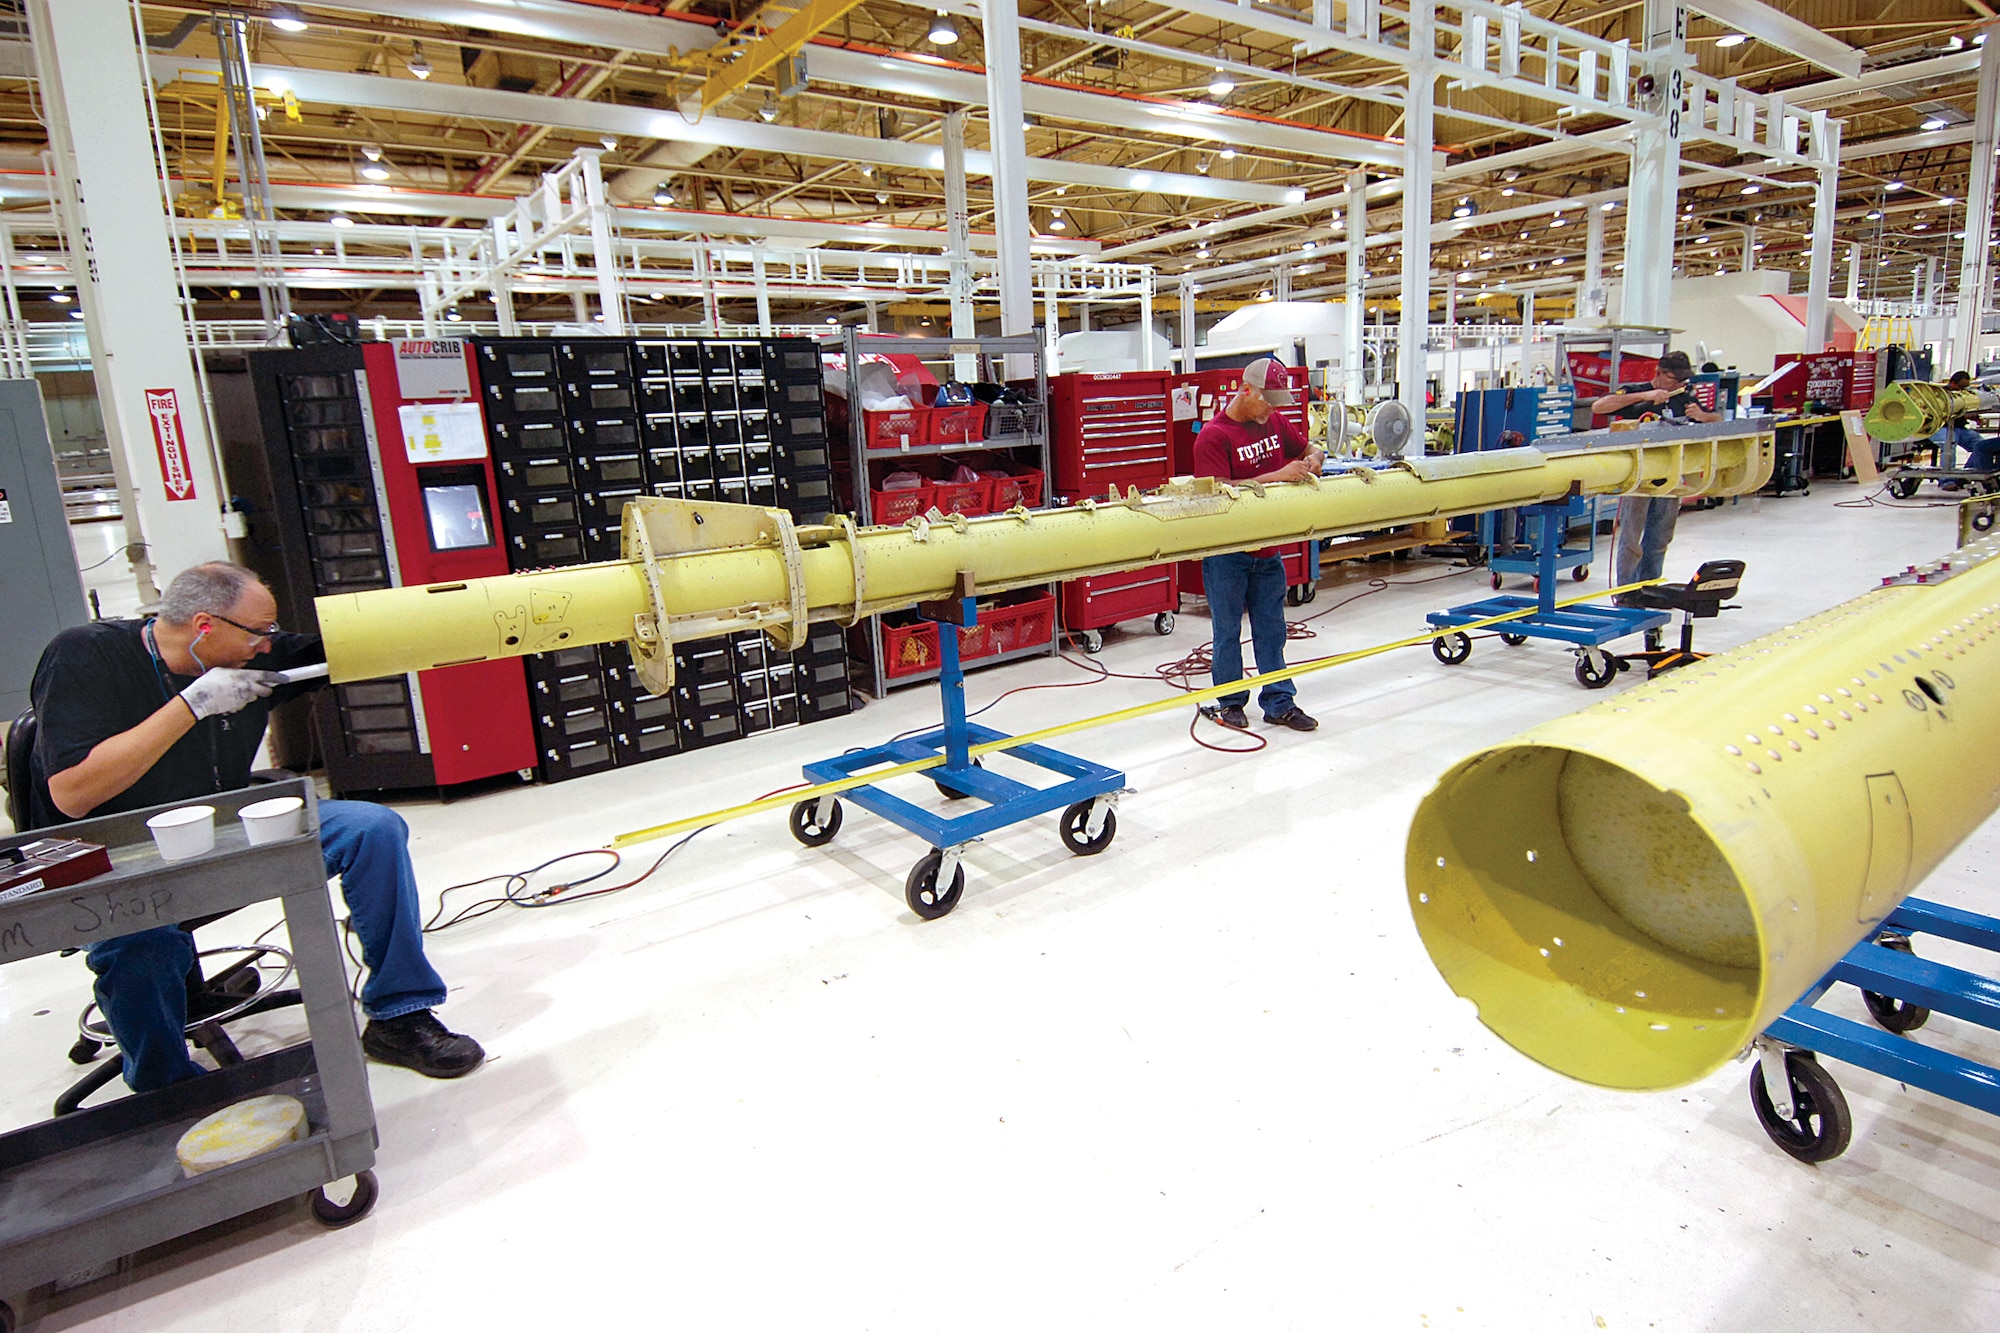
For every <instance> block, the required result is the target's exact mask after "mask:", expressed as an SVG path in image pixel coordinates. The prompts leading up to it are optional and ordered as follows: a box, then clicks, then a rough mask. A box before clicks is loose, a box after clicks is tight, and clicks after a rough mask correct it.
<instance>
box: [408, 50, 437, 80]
mask: <svg viewBox="0 0 2000 1333" xmlns="http://www.w3.org/2000/svg"><path fill="white" fill-rule="evenodd" d="M407 68H408V69H409V71H410V73H412V74H414V75H415V76H416V77H418V78H420V79H428V78H429V77H430V76H431V62H430V61H428V60H426V59H424V44H423V43H422V42H413V43H411V46H410V63H409V65H408V66H407Z"/></svg>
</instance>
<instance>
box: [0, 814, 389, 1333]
mask: <svg viewBox="0 0 2000 1333" xmlns="http://www.w3.org/2000/svg"><path fill="white" fill-rule="evenodd" d="M287 795H297V796H301V797H303V798H304V799H305V802H306V822H305V831H304V832H303V833H301V834H300V835H299V836H297V837H295V838H287V839H284V840H282V841H279V842H272V843H266V844H264V845H263V846H260V847H253V846H251V845H250V844H249V842H248V840H247V839H246V838H245V837H244V834H243V825H242V823H241V821H239V820H238V819H237V817H236V813H237V811H238V810H239V809H240V808H241V807H243V806H245V805H248V804H250V803H251V802H253V801H267V800H270V799H271V798H273V797H276V796H287ZM205 803H206V804H209V805H213V806H214V807H215V849H214V850H213V851H211V852H208V853H206V854H204V855H201V856H198V857H194V858H192V859H189V860H185V861H172V862H169V861H164V860H162V859H161V858H160V856H159V854H158V853H157V852H156V851H155V850H154V848H153V841H152V836H151V835H150V834H149V833H148V832H147V829H146V819H147V817H148V816H149V815H153V814H157V813H158V812H159V810H163V809H169V808H171V807H167V806H160V807H157V808H156V809H153V810H139V811H134V812H132V813H130V814H123V815H111V816H107V817H105V818H103V819H92V820H86V821H84V822H82V823H78V824H70V825H65V826H64V827H63V829H62V834H63V836H65V837H75V838H81V839H84V840H86V841H89V842H96V843H102V844H103V845H105V846H106V847H108V848H109V849H110V851H111V861H112V871H111V873H110V874H108V875H102V876H99V877H98V878H96V879H93V880H87V881H85V882H84V883H81V884H77V885H73V886H71V887H69V888H65V889H50V890H44V891H43V892H41V893H37V894H33V895H31V896H29V897H26V898H20V899H15V900H13V901H11V902H7V903H0V964H5V963H14V962H19V961H20V960H22V959H24V958H32V957H34V956H36V955H38V954H45V953H55V952H57V951H59V950H63V949H72V948H79V947H82V946H84V945H88V944H91V943H93V942H94V941H97V940H102V939H109V938H111V937H113V936H117V935H125V934H130V933H132V932H134V931H139V930H146V929H150V928H151V927H154V926H164V925H172V924H174V923H176V922H181V921H191V920H194V919H195V918H197V917H203V916H210V915H213V914H215V913H218V912H228V911H233V910H234V909H236V908H239V907H243V906H246V905H248V904H250V903H254V902H259V901H262V900H264V899H267V898H278V899H281V900H282V901H283V903H284V909H285V927H286V930H287V931H288V932H289V934H290V936H291V951H292V956H293V961H294V964H295V966H296V967H297V970H298V988H299V990H300V992H301V993H302V995H303V998H304V1007H305V1013H306V1025H307V1028H308V1030H309V1032H310V1037H311V1039H310V1040H309V1041H307V1042H302V1043H300V1044H299V1045H296V1046H290V1047H286V1048H285V1049H283V1050H279V1051H274V1052H272V1053H270V1054H268V1055H260V1056H256V1057H254V1058H251V1059H248V1060H245V1061H244V1062H243V1063H241V1064H234V1065H228V1066H225V1067H224V1068H222V1069H219V1070H217V1071H216V1072H214V1073H211V1074H208V1075H205V1076H204V1077H201V1078H196V1079H189V1080H188V1081H186V1082H184V1083H177V1084H175V1085H173V1086H172V1087H169V1088H163V1089H161V1090H159V1091H157V1092H151V1093H145V1094H141V1095H136V1096H129V1097H121V1098H119V1099H118V1100H116V1101H112V1102H109V1103H107V1104H105V1105H103V1106H98V1107H93V1108H90V1109H88V1110H81V1111H77V1112H75V1113H73V1114H71V1115H65V1116H60V1117H58V1118H56V1119H53V1120H45V1121H43V1122H41V1123H40V1124H36V1125H30V1126H28V1127H26V1128H24V1129H17V1130H15V1131H13V1132H12V1133H9V1134H5V1135H0V1333H13V1329H14V1325H15V1312H14V1308H13V1307H11V1306H9V1305H8V1304H7V1303H6V1301H7V1299H18V1298H19V1297H21V1296H23V1295H25V1294H26V1293H28V1292H30V1291H31V1290H33V1289H34V1288H36V1287H39V1286H41V1285H43V1284H45V1283H48V1282H53V1281H55V1280H56V1279H57V1278H59V1277H61V1276H63V1275H65V1274H71V1273H76V1272H79V1271H88V1270H89V1269H91V1268H94V1267H97V1266H100V1265H103V1264H105V1263H108V1262H111V1261H112V1260H115V1259H118V1258H120V1257H121V1256H124V1255H128V1254H133V1253H135V1252H137V1251H139V1250H143V1249H146V1248H148V1247H149V1246H153V1245H158V1244H160V1243H161V1242H163V1241H167V1240H171V1239H173V1238H174V1237H176V1236H183V1235H186V1234H188V1233H189V1232H193V1231H198V1230H200V1229H201V1228H203V1227H208V1226H213V1225H214V1224H216V1223H218V1222H222V1221H226V1220H228V1219H229V1218H232V1217H237V1216H240V1215H241V1214H243V1213H247V1212H251V1211H253V1210H255V1209H258V1208H263V1207H265V1206H267V1205H269V1204H272V1203H276V1202H278V1201H280V1200H283V1199H288V1198H294V1197H297V1196H301V1195H308V1194H310V1195H311V1196H312V1198H311V1200H310V1203H311V1207H312V1212H313V1214H314V1216H315V1217H317V1218H318V1219H319V1220H320V1221H321V1222H323V1223H325V1224H326V1225H329V1226H339V1225H344V1224H345V1223H348V1222H352V1221H355V1220H357V1219H358V1218H359V1217H361V1216H362V1215H363V1214H364V1213H366V1212H367V1211H368V1209H369V1208H370V1207H371V1206H372V1205H373V1203H374V1201H375V1194H376V1188H375V1178H374V1174H373V1173H372V1172H371V1171H369V1169H368V1168H369V1167H371V1166H372V1165H374V1162H375V1143H376V1137H375V1107H374V1104H373V1103H372V1102H371V1101H370V1100H369V1097H368V1076H367V1073H366V1071H365V1069H364V1068H363V1065H362V1059H361V1041H360V1038H359V1036H358V1034H357V1033H356V1031H355V1023H354V1011H353V1009H352V1007H351V1006H350V1002H349V999H348V993H347V972H346V967H345V965H344V963H343V961H342V958H341V952H340V939H339V936H338V935H337V934H336V933H335V927H334V920H333V906H332V903H331V901H330V900H329V898H328V896H327V888H326V870H325V866H324V863H323V862H322V861H321V859H320V850H319V811H318V804H317V802H316V801H315V800H314V795H313V789H312V784H311V783H310V782H307V781H305V780H304V779H298V780H295V781H293V782H289V783H273V784H268V785H263V786H257V787H252V788H249V789H246V790H243V791H236V792H228V793H225V794H223V795H220V796H214V797H208V798H206V799H205ZM180 804H187V803H186V802H181V803H180ZM47 836H49V831H47V830H44V831H42V832H39V833H30V834H24V835H20V836H16V837H12V838H6V839H0V848H5V847H13V846H17V845H19V844H21V843H24V842H31V841H34V840H35V839H36V838H38V837H47ZM88 977H89V974H88V973H87V972H86V971H85V970H84V968H83V965H82V962H81V960H79V961H78V963H77V982H78V991H79V994H81V993H82V992H83V991H84V989H85V987H84V983H85V982H86V981H87V980H88ZM109 1058H113V1059H115V1058H116V1056H115V1055H113V1056H111V1057H109ZM266 1093H283V1094H286V1095H289V1096H292V1097H296V1098H298V1099H299V1100H300V1101H301V1102H303V1103H304V1104H305V1107H306V1118H307V1129H308V1133H307V1135H306V1137H305V1138H304V1139H302V1140H301V1141H299V1142H297V1143H292V1144H287V1145H285V1146H283V1147H281V1148H277V1149H274V1150H272V1151H271V1152H267V1153H264V1154H263V1155H261V1156H258V1157H253V1158H251V1159H250V1160H248V1161H245V1162H239V1163H237V1164H236V1165H234V1166H228V1167H223V1168H222V1169H220V1170H216V1171H211V1172H208V1173H206V1174H204V1175H200V1176H195V1177H192V1178H187V1177H184V1176H183V1175H182V1174H181V1170H180V1166H179V1164H178V1162H177V1161H176V1160H175V1156H174V1146H175V1144H176V1143H177V1142H178V1141H179V1139H180V1136H181V1135H182V1134H183V1133H184V1132H185V1131H186V1130H187V1129H188V1127H189V1126H190V1125H192V1124H194V1122H195V1121H197V1120H199V1119H201V1118H202V1117H203V1116H206V1115H208V1114H209V1113H210V1112H212V1111H216V1110H219V1109H221V1108H222V1107H224V1106H228V1105H229V1104H231V1103H232V1102H239V1101H242V1100H243V1099H245V1098H247V1097H256V1096H261V1095H264V1094H266ZM345 1176H354V1177H355V1178H356V1179H355V1189H354V1194H353V1197H352V1199H351V1200H350V1201H349V1202H348V1203H346V1204H336V1203H334V1202H332V1201H331V1200H329V1199H328V1198H327V1196H326V1195H325V1193H324V1192H323V1191H322V1187H323V1186H325V1185H327V1184H329V1183H331V1182H333V1181H336V1180H339V1179H341V1178H343V1177H345Z"/></svg>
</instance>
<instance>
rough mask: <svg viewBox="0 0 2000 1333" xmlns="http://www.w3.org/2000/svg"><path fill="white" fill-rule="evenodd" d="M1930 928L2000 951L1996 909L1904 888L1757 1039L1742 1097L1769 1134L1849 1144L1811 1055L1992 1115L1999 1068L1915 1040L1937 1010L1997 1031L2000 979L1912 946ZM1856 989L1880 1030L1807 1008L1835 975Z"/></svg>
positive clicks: (1799, 1150)
mask: <svg viewBox="0 0 2000 1333" xmlns="http://www.w3.org/2000/svg"><path fill="white" fill-rule="evenodd" d="M1916 935H1935V936H1937V937H1939V938H1941V939H1949V940H1957V941H1958V942H1960V943H1961V944H1969V945H1972V946H1973V947H1974V948H1978V949H1984V950H1986V951H1988V952H1989V953H2000V920H1996V919H1995V918H1993V917H1990V916H1980V915H1978V914H1977V913H1974V912H1967V911H1963V910H1961V909H1959V908H1956V907H1945V906H1943V905H1941V904H1939V903H1933V902H1926V901H1924V900H1923V899H1920V898H1906V899H1904V900H1903V903H1902V905H1901V906H1899V907H1897V908H1896V910H1895V911H1893V912H1891V913H1890V914H1889V919H1888V920H1887V921H1884V922H1883V923H1882V926H1881V929H1880V930H1878V931H1877V932H1876V933H1875V934H1874V935H1872V936H1870V937H1869V938H1868V939H1865V940H1863V941H1861V943H1859V944H1857V945H1855V946H1854V947H1853V948H1852V949H1849V950H1848V951H1847V954H1846V956H1845V957H1843V958H1842V959H1841V960H1840V961H1839V962H1838V963H1836V964H1834V966H1833V970H1832V971H1830V972H1828V973H1827V974H1826V975H1825V976H1824V977H1821V978H1820V979H1819V981H1818V982H1817V983H1816V984H1815V985H1814V986H1813V988H1812V989H1811V990H1809V991H1807V992H1806V993H1805V994H1804V995H1803V996H1801V997H1800V998H1799V1000H1798V1002H1797V1003H1796V1004H1794V1005H1793V1006H1792V1007H1791V1008H1789V1009H1787V1010H1785V1012H1784V1013H1783V1014H1782V1015H1780V1016H1779V1017H1778V1019H1777V1021H1776V1022H1774V1023H1772V1024H1771V1026H1770V1027H1768V1028H1766V1029H1765V1030H1764V1035H1763V1036H1761V1037H1759V1038H1757V1040H1756V1041H1755V1043H1753V1045H1754V1048H1755V1051H1756V1055H1757V1063H1756V1066H1755V1067H1754V1068H1753V1069H1752V1070H1751V1071H1750V1104H1751V1106H1752V1108H1754V1109H1755V1110H1756V1112H1757V1119H1758V1121H1759V1122H1760V1123H1761V1124H1762V1125H1763V1126H1764V1132H1765V1133H1767V1134H1769V1135H1770V1136H1771V1141H1772V1142H1774V1143H1776V1144H1777V1145H1778V1146H1779V1147H1780V1148H1783V1149H1784V1150H1785V1151H1786V1152H1788V1153H1790V1154H1791V1155H1792V1156H1794V1157H1796V1158H1798V1159H1799V1160H1800V1161H1802V1162H1824V1161H1829V1160H1831V1159H1832V1158H1835V1157H1838V1156H1840V1154H1841V1153H1843V1152H1845V1151H1846V1150H1847V1145H1848V1141H1849V1139H1850V1138H1851V1137H1852V1136H1853V1120H1852V1118H1851V1117H1850V1116H1849V1114H1848V1110H1847V1099H1846V1097H1844V1096H1843V1095H1842V1094H1841V1091H1840V1085H1839V1084H1838V1083H1836V1082H1834V1080H1833V1076H1832V1075H1831V1074H1829V1073H1827V1071H1826V1070H1824V1069H1822V1068H1821V1067H1820V1063H1819V1059H1818V1057H1819V1056H1821V1055H1827V1056H1831V1057H1832V1058H1834V1059H1836V1060H1844V1061H1846V1062H1847V1063H1848V1064H1851V1065H1859V1066H1861V1068H1863V1069H1872V1070H1874V1071H1875V1072H1876V1073H1878V1074H1883V1075H1886V1076H1887V1077H1889V1078H1893V1079H1895V1080H1897V1081H1898V1082H1900V1083H1904V1084H1907V1085H1909V1086H1911V1087H1918V1088H1922V1089H1924V1090H1925V1091H1926V1092H1934V1093H1936V1094H1937V1095H1938V1096H1940V1097H1947V1098H1950V1099H1951V1100H1952V1101H1955V1102H1959V1103H1962V1104H1963V1105H1966V1106H1970V1107H1972V1108H1973V1109H1975V1110H1979V1111H1984V1112H1986V1113H1987V1114H1988V1115H2000V1069H1994V1068H1993V1067H1991V1066H1990V1065H1982V1064H1979V1063H1977V1062H1976V1061H1972V1060H1967V1059H1965V1058H1964V1057H1962V1056H1957V1055H1953V1054H1951V1053H1950V1052H1948V1051H1941V1050H1939V1049H1937V1048H1936V1047H1934V1046H1927V1045H1925V1044H1924V1043H1922V1042H1920V1041H1915V1040H1912V1039H1911V1038H1910V1037H1909V1036H1908V1035H1907V1034H1909V1033H1911V1032H1914V1031H1916V1030H1917V1029H1918V1028H1920V1027H1922V1026H1923V1025H1924V1024H1925V1023H1926V1022H1928V1021H1929V1020H1930V1016H1931V1013H1932V1011H1933V1010H1935V1011H1936V1012H1938V1013H1941V1014H1948V1015H1950V1016H1951V1017H1953V1018H1956V1019H1960V1020H1962V1021H1964V1022H1967V1023H1973V1024H1977V1025H1978V1026H1980V1027H1983V1028H1987V1029H1989V1030H1996V1031H2000V984H1996V983H1995V982H1994V981H1993V980H1991V979H1990V978H1988V977H1983V976H1980V975H1979V974H1977V973H1974V972H1966V971H1963V970H1961V969H1959V968H1956V967H1947V966H1945V965H1944V964H1942V963H1933V962H1930V961H1928V960H1926V959H1923V958H1920V957H1918V956H1917V954H1916V951H1915V949H1914V948H1913V947H1912V945H1911V937H1912V936H1916ZM1840 984H1846V985H1850V986H1854V987H1856V988H1857V989H1859V990H1860V991H1861V998H1862V1000H1863V1002H1864V1003H1865V1004H1866V1005H1867V1006H1868V1012H1869V1014H1870V1015H1871V1016H1872V1017H1873V1018H1874V1019H1875V1021H1876V1022H1877V1023H1878V1024H1880V1025H1881V1029H1882V1030H1878V1029H1876V1028H1872V1027H1869V1026H1868V1025H1867V1024H1865V1023H1858V1022H1856V1021H1855V1020H1853V1019H1851V1018H1843V1017H1841V1016H1840V1015H1838V1014H1829V1013H1824V1012H1822V1011H1821V1010H1819V1009H1817V1008H1815V1007H1814V1006H1816V1005H1817V1004H1818V1003H1819V1000H1820V997H1821V996H1823V995H1825V994H1826V993H1827V992H1828V991H1830V990H1832V989H1833V987H1834V986H1836V985H1840Z"/></svg>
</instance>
